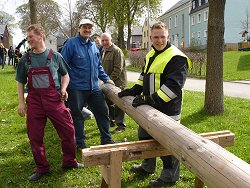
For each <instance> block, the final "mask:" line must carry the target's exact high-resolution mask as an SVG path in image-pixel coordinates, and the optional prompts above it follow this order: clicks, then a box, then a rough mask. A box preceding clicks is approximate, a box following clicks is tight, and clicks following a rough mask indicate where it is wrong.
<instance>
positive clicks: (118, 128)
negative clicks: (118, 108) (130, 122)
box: [111, 126, 126, 134]
mask: <svg viewBox="0 0 250 188" xmlns="http://www.w3.org/2000/svg"><path fill="white" fill-rule="evenodd" d="M125 128H126V127H120V126H119V127H116V129H115V130H113V131H112V132H111V133H112V134H114V133H119V132H122V131H125Z"/></svg>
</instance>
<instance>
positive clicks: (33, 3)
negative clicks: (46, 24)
mask: <svg viewBox="0 0 250 188" xmlns="http://www.w3.org/2000/svg"><path fill="white" fill-rule="evenodd" d="M29 4H30V23H31V24H36V23H37V15H36V12H37V11H36V1H35V0H29Z"/></svg>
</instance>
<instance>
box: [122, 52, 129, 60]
mask: <svg viewBox="0 0 250 188" xmlns="http://www.w3.org/2000/svg"><path fill="white" fill-rule="evenodd" d="M122 52H123V54H124V57H125V59H127V58H128V50H122Z"/></svg>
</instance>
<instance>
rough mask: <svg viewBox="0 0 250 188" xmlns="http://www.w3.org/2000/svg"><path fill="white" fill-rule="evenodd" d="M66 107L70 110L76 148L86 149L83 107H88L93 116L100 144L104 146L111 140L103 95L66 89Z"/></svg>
mask: <svg viewBox="0 0 250 188" xmlns="http://www.w3.org/2000/svg"><path fill="white" fill-rule="evenodd" d="M68 95H69V98H68V106H69V108H70V110H71V115H72V118H73V122H74V126H75V134H76V145H77V147H78V148H86V147H87V146H86V142H85V132H84V120H83V118H82V115H81V110H82V108H83V107H86V106H87V105H88V107H89V108H90V110H91V111H92V113H93V114H94V116H95V119H96V123H97V126H98V129H99V131H100V137H101V144H106V143H107V142H109V141H111V140H112V137H111V134H110V132H109V126H110V121H109V111H108V106H107V103H106V101H105V98H104V95H103V93H102V91H101V90H100V89H98V90H93V91H90V90H87V91H80V90H71V89H68Z"/></svg>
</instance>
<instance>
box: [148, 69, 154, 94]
mask: <svg viewBox="0 0 250 188" xmlns="http://www.w3.org/2000/svg"><path fill="white" fill-rule="evenodd" d="M154 92H155V74H151V75H150V76H149V94H150V95H152V94H153V93H154Z"/></svg>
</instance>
